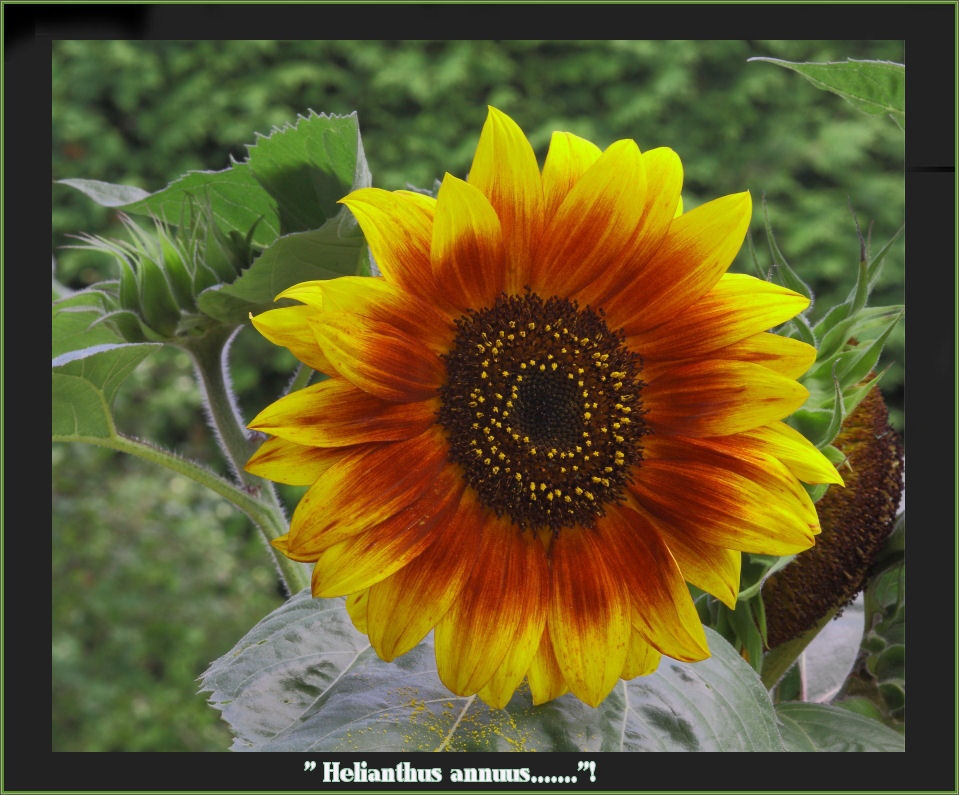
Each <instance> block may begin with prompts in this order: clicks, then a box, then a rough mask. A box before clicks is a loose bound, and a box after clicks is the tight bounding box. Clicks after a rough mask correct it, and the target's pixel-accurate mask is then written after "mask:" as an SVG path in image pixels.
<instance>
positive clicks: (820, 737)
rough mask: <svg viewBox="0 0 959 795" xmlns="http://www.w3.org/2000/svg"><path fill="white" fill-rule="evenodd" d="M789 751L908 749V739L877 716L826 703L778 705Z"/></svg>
mask: <svg viewBox="0 0 959 795" xmlns="http://www.w3.org/2000/svg"><path fill="white" fill-rule="evenodd" d="M776 714H777V715H778V716H779V720H780V722H781V724H782V736H783V740H784V741H785V743H786V750H787V751H905V750H906V740H905V738H904V737H903V736H902V735H901V734H899V733H898V732H895V731H893V730H892V729H890V728H889V727H888V726H884V725H883V724H881V723H880V722H879V721H877V720H873V719H872V718H867V717H866V716H864V715H859V714H857V713H855V712H853V711H851V710H848V709H840V708H839V707H830V706H827V705H826V704H809V703H805V702H801V701H788V702H786V703H783V704H778V705H776Z"/></svg>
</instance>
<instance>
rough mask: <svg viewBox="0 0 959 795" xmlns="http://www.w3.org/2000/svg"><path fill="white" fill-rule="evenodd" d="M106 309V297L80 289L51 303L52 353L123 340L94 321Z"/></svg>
mask: <svg viewBox="0 0 959 795" xmlns="http://www.w3.org/2000/svg"><path fill="white" fill-rule="evenodd" d="M109 308H110V299H109V298H108V297H107V296H106V295H104V294H103V293H100V292H97V291H93V290H81V291H80V292H77V293H74V294H73V295H71V296H69V297H67V298H64V299H62V300H60V301H57V302H56V303H54V304H53V351H52V355H53V356H54V357H56V356H60V355H61V354H63V353H67V352H68V351H75V350H80V349H82V348H89V347H91V346H93V345H104V344H109V343H117V342H123V340H122V338H120V336H119V335H118V334H117V333H116V332H115V331H113V330H112V329H111V328H109V327H107V326H105V325H101V324H98V323H97V321H99V320H101V319H102V318H103V316H104V315H105V314H106V313H107V312H108V310H109Z"/></svg>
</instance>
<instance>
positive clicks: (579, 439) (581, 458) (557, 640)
mask: <svg viewBox="0 0 959 795" xmlns="http://www.w3.org/2000/svg"><path fill="white" fill-rule="evenodd" d="M682 182H683V169H682V164H681V162H680V160H679V157H678V155H677V154H676V153H675V152H674V151H673V150H671V149H668V148H665V147H662V148H659V149H653V150H650V151H648V152H645V153H644V152H640V150H639V148H638V146H637V145H636V144H635V142H633V141H629V140H623V141H617V142H615V143H613V144H612V145H610V146H609V147H607V148H606V149H605V150H601V149H600V148H599V147H597V146H596V145H595V144H593V143H591V142H589V141H586V140H584V139H582V138H579V137H577V136H575V135H572V134H571V133H562V132H557V133H554V135H553V137H552V139H551V141H550V145H549V151H548V153H547V155H546V159H545V162H544V164H543V168H542V170H540V168H539V166H538V165H537V161H536V156H535V153H534V152H533V149H532V147H531V146H530V144H529V142H528V140H527V139H526V137H525V135H524V134H523V133H522V131H521V130H520V128H519V127H518V126H517V125H516V123H515V122H514V121H513V120H512V119H510V118H509V117H508V116H506V115H505V114H503V113H502V112H500V111H498V110H496V109H494V108H490V110H489V115H488V118H487V120H486V123H485V125H484V126H483V129H482V132H481V134H480V139H479V143H478V146H477V150H476V155H475V157H474V159H473V163H472V166H471V168H470V171H469V174H468V176H467V178H466V179H465V180H462V179H458V178H457V177H455V176H452V175H449V174H447V175H446V177H445V178H444V180H443V183H442V185H441V187H440V189H439V192H438V194H437V196H436V198H435V199H434V198H432V197H429V196H424V195H422V194H418V193H412V192H409V191H392V192H390V191H384V190H379V189H374V188H365V189H362V190H358V191H355V192H353V193H351V194H350V195H349V196H346V197H345V198H343V199H342V200H341V201H342V203H343V204H345V205H346V206H347V207H349V209H350V210H351V211H352V212H353V214H354V216H355V217H356V219H357V221H358V223H359V225H360V227H361V229H362V231H363V233H364V235H365V237H366V240H367V242H368V243H369V245H370V249H371V251H372V254H373V256H374V258H375V259H376V261H377V263H378V265H379V267H380V270H381V272H382V274H383V276H382V277H378V278H363V277H343V278H340V279H333V280H329V281H314V282H306V283H303V284H300V285H295V286H293V287H291V288H289V289H287V290H285V291H284V292H283V293H281V295H280V297H282V298H285V299H290V300H294V301H298V302H300V304H299V305H297V306H292V307H285V308H281V309H274V310H270V311H268V312H265V313H263V314H261V315H259V316H257V317H256V318H254V319H253V322H254V325H255V326H256V327H257V328H258V329H259V330H260V331H261V332H262V333H263V334H264V335H265V336H266V337H267V338H268V339H270V340H272V341H273V342H275V343H276V344H278V345H283V346H285V347H287V348H289V349H290V350H291V351H292V352H293V353H294V355H296V356H297V357H298V358H299V359H300V360H301V361H303V362H304V363H306V364H307V365H309V366H310V367H313V368H314V369H318V370H320V371H322V372H324V373H326V374H327V375H329V376H331V377H330V378H329V380H326V381H323V382H320V383H318V384H315V385H313V386H310V387H307V388H305V389H302V390H300V391H298V392H295V393H293V394H291V395H288V396H286V397H283V398H281V399H279V400H278V401H276V402H275V403H274V404H273V405H271V406H269V407H267V408H265V409H264V410H263V411H261V412H260V413H259V414H258V415H257V416H256V417H255V418H254V420H253V421H252V422H251V423H250V427H252V428H255V429H257V430H261V431H264V432H266V433H268V434H270V436H271V437H272V438H270V439H269V440H268V441H267V442H265V443H264V444H263V446H262V447H261V448H260V450H259V451H258V452H257V453H256V455H254V457H253V458H252V459H251V460H250V462H249V464H248V465H247V468H248V470H249V471H250V472H253V473H254V474H258V475H261V476H263V477H267V478H270V479H273V480H277V481H279V482H284V483H294V484H297V485H309V486H310V488H309V490H308V491H307V492H306V494H305V495H304V497H303V498H302V499H301V501H300V503H299V505H298V506H297V508H296V511H295V512H294V514H293V517H292V520H291V526H290V531H289V532H288V533H287V534H286V535H285V536H283V537H282V538H279V539H277V540H276V541H274V545H275V546H276V547H277V548H278V549H280V550H281V551H282V552H283V553H284V554H286V555H288V556H290V557H292V558H293V559H295V560H304V561H311V562H314V563H315V568H314V576H313V593H314V595H317V596H334V595H346V596H348V599H347V604H346V606H347V610H348V612H349V614H350V617H351V619H352V620H353V622H354V625H355V626H356V627H357V629H359V630H360V631H362V632H365V633H367V634H368V635H369V637H370V641H371V643H372V645H373V648H374V649H375V650H376V652H377V654H379V655H380V656H381V657H382V658H383V659H385V660H392V659H395V658H396V657H398V656H400V655H402V654H405V653H406V652H407V651H409V650H410V649H412V648H413V647H414V646H415V645H416V644H417V643H419V642H420V641H421V640H422V639H423V637H425V636H426V635H427V634H428V633H429V632H430V631H431V630H433V631H434V640H435V654H436V663H437V670H438V672H439V676H440V678H441V679H442V681H443V682H444V683H445V684H446V686H447V687H448V688H449V689H450V690H451V691H453V692H454V693H457V694H459V695H472V694H477V695H478V696H479V698H481V699H482V700H484V701H485V702H486V703H487V704H489V705H491V706H493V707H496V708H499V707H503V706H505V705H506V704H507V703H508V702H509V700H510V698H511V697H512V695H513V693H514V692H515V691H516V689H517V688H518V687H519V686H520V685H521V684H522V682H523V681H524V679H525V681H526V682H527V683H528V685H529V689H530V693H531V696H532V699H533V702H534V703H535V704H541V703H544V702H546V701H549V700H551V699H554V698H557V697H559V696H561V695H562V694H564V693H566V692H568V691H572V693H573V695H575V696H576V697H578V698H580V699H581V700H583V701H584V702H586V703H588V704H591V705H596V704H599V703H600V702H601V701H602V700H603V699H604V698H605V697H606V696H607V695H608V694H609V693H610V691H611V690H612V688H613V687H615V685H616V683H617V682H618V681H619V680H620V679H631V678H634V677H636V676H643V675H647V674H649V673H652V672H653V671H655V670H656V668H657V667H658V665H659V663H660V659H661V657H662V656H669V657H672V658H673V659H677V660H681V661H695V660H701V659H703V658H705V657H707V656H708V655H709V649H708V647H707V643H706V638H705V634H704V631H703V627H702V624H701V622H700V620H699V617H698V614H697V612H696V610H695V607H694V605H693V603H692V599H691V597H690V593H689V590H688V588H687V583H690V584H692V585H694V586H696V587H697V588H700V589H702V590H704V591H706V592H708V593H711V594H713V595H714V596H715V597H716V598H718V599H720V600H721V601H722V602H724V603H725V604H727V605H729V606H730V607H732V606H734V605H735V604H736V599H737V595H738V591H739V576H740V564H741V561H740V558H741V552H742V551H748V552H759V553H765V554H790V553H793V552H797V551H799V550H802V549H805V548H807V547H809V546H810V545H811V544H812V543H813V541H814V538H815V536H816V534H817V533H818V532H819V522H818V518H817V516H816V510H815V507H814V506H813V504H812V501H811V500H810V498H809V496H808V494H807V492H806V491H805V489H804V488H803V485H802V482H806V483H841V482H842V481H841V478H840V477H839V475H838V473H837V472H836V470H835V468H834V467H833V466H832V465H831V464H830V463H829V462H828V461H827V460H826V458H825V457H824V456H823V455H822V454H821V453H820V452H819V451H818V450H817V449H816V448H815V447H814V446H813V445H812V444H811V443H809V442H808V441H807V440H806V439H805V438H804V437H802V436H801V435H800V434H799V433H798V432H796V431H795V430H793V429H792V428H790V427H789V426H788V425H786V424H785V423H784V422H783V420H784V419H785V418H787V417H788V416H789V415H790V414H791V413H792V412H793V411H795V410H796V409H797V408H798V407H799V406H800V405H802V404H803V402H804V401H805V400H806V397H807V392H806V390H805V389H804V388H803V387H802V386H801V385H800V384H799V383H797V381H796V379H797V378H798V377H799V376H800V375H802V374H803V373H804V372H805V371H806V370H807V369H808V368H809V367H810V365H811V364H812V363H813V361H814V360H815V356H816V352H815V349H814V348H812V347H811V346H808V345H806V344H805V343H802V342H799V341H797V340H792V339H787V338H784V337H780V336H778V335H776V334H773V333H770V329H772V328H774V327H776V326H777V325H778V324H781V323H783V322H785V321H786V320H788V319H790V318H791V317H793V316H795V315H796V314H797V313H799V312H801V311H803V309H805V308H806V306H807V305H808V301H807V299H805V298H804V297H803V296H801V295H799V294H797V293H795V292H793V291H791V290H788V289H785V288H782V287H779V286H777V285H773V284H770V283H768V282H763V281H761V280H759V279H755V278H752V277H750V276H744V275H739V274H731V273H727V271H728V268H729V266H730V264H731V263H732V261H733V259H734V257H735V256H736V253H737V252H738V251H739V248H740V246H741V244H742V241H743V238H744V235H745V233H746V229H747V227H748V225H749V221H750V217H751V209H752V205H751V199H750V196H749V193H748V192H743V193H738V194H734V195H731V196H725V197H722V198H719V199H716V200H714V201H711V202H708V203H706V204H704V205H702V206H700V207H697V208H695V209H694V210H691V211H689V212H684V211H683V202H682V197H681V189H682ZM801 481H802V482H801Z"/></svg>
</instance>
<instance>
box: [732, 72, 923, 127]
mask: <svg viewBox="0 0 959 795" xmlns="http://www.w3.org/2000/svg"><path fill="white" fill-rule="evenodd" d="M749 60H750V61H767V62H768V63H773V64H776V65H777V66H782V67H784V68H785V69H792V70H793V71H794V72H798V73H799V74H801V75H802V76H803V77H805V78H806V79H807V80H808V81H809V82H810V83H812V84H813V85H814V86H816V88H821V89H822V90H823V91H831V92H832V93H833V94H838V95H839V96H841V97H842V98H843V99H845V100H846V101H847V102H849V103H850V104H851V105H853V106H855V107H856V108H858V109H859V110H861V111H863V112H865V113H871V114H873V115H885V114H889V116H891V117H892V118H893V120H894V121H896V122H897V123H898V124H899V125H900V126H901V127H905V126H906V67H905V66H903V65H902V64H899V63H892V62H891V61H856V60H853V59H851V58H849V59H846V60H845V61H839V62H836V63H795V62H793V61H783V60H780V59H779V58H750V59H749Z"/></svg>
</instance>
